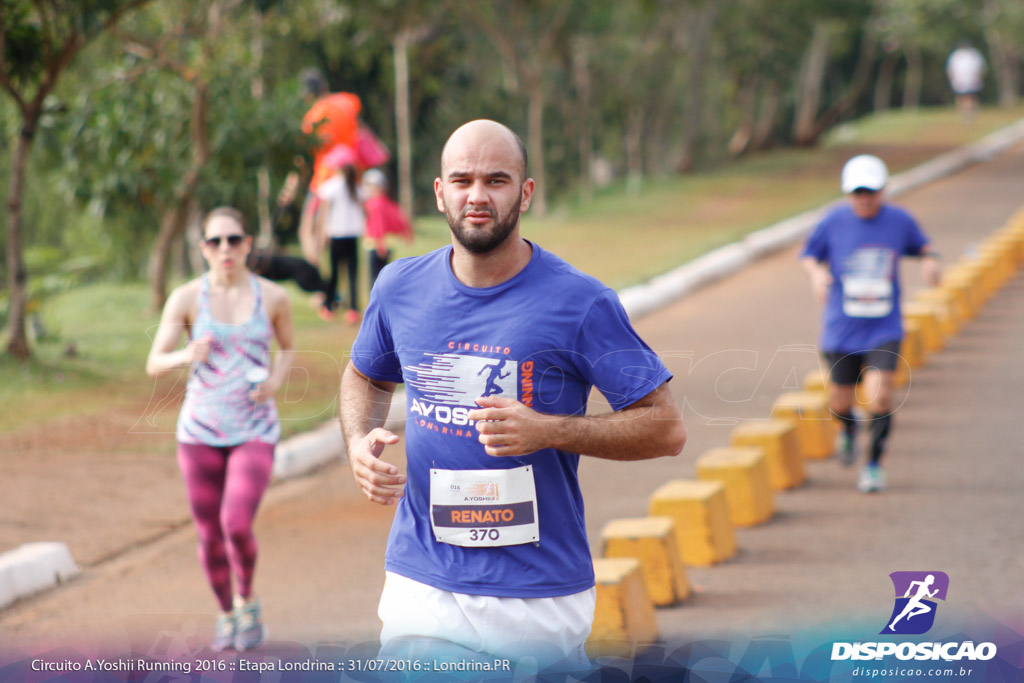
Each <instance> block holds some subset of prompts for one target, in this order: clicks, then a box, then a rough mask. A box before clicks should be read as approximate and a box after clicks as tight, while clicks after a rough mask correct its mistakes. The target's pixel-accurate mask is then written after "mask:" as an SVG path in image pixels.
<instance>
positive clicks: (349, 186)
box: [316, 157, 366, 325]
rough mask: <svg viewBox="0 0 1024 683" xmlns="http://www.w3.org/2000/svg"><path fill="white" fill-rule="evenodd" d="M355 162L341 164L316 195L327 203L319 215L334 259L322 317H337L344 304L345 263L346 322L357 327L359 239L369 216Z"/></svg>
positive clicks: (321, 311) (327, 318)
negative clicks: (345, 278) (341, 276)
mask: <svg viewBox="0 0 1024 683" xmlns="http://www.w3.org/2000/svg"><path fill="white" fill-rule="evenodd" d="M354 163H355V159H354V157H353V159H352V161H351V163H340V164H339V165H338V166H337V171H336V172H335V174H334V175H332V176H331V177H330V178H328V179H327V180H325V181H324V182H323V183H321V184H320V186H319V187H318V188H317V190H316V193H317V196H318V197H319V198H320V200H321V201H323V202H324V204H325V206H323V207H322V208H321V210H320V212H319V216H320V217H321V220H322V221H323V229H322V231H320V234H322V235H323V236H324V237H323V239H324V242H325V244H326V245H327V246H328V247H329V252H330V256H331V277H330V281H329V283H328V285H327V299H326V301H325V302H324V306H323V307H322V308H321V309H320V317H321V318H324V319H325V320H332V319H333V318H334V311H335V310H336V309H337V308H338V305H339V304H340V303H341V301H340V298H339V296H338V275H339V270H340V268H341V264H342V263H343V262H344V263H345V269H346V272H347V276H348V308H347V310H346V311H345V322H346V323H348V324H349V325H354V324H356V323H357V322H359V317H360V316H359V277H358V274H359V238H360V237H362V236H363V233H364V232H365V231H366V214H365V213H364V212H363V205H362V201H361V199H360V196H359V190H358V184H357V180H356V169H355V165H354Z"/></svg>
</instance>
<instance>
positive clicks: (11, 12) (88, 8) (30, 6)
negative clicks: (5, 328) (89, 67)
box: [0, 0, 148, 357]
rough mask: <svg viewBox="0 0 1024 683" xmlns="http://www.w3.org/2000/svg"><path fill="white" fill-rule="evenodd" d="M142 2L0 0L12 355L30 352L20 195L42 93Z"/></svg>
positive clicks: (43, 102)
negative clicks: (9, 149)
mask: <svg viewBox="0 0 1024 683" xmlns="http://www.w3.org/2000/svg"><path fill="white" fill-rule="evenodd" d="M147 1H148V0H121V1H118V0H77V1H72V0H33V1H32V2H27V1H26V0H0V87H2V88H3V90H4V91H5V92H7V94H8V95H10V97H11V98H12V99H13V100H14V102H15V104H16V107H17V110H18V113H19V116H20V119H21V120H20V131H19V134H18V142H17V144H16V147H15V151H14V154H13V155H12V157H11V178H10V188H9V189H8V198H7V209H8V216H7V267H8V271H9V272H8V279H9V287H10V302H11V303H10V313H9V317H8V320H9V324H10V328H11V332H10V334H11V336H10V340H9V341H8V344H7V351H8V353H10V354H11V355H13V356H17V357H27V356H28V355H30V350H29V346H28V339H27V337H26V334H25V312H26V303H27V299H26V283H27V280H28V273H27V270H26V268H25V261H24V255H23V253H22V250H23V239H24V238H23V225H22V198H23V194H24V187H25V167H26V162H27V161H28V156H29V152H30V151H31V148H32V143H33V142H34V141H35V138H36V134H37V132H38V129H39V121H40V119H41V118H42V116H43V114H44V113H45V111H46V104H47V97H48V96H49V95H50V94H51V93H52V92H53V90H54V88H55V87H56V86H57V83H58V81H59V79H60V77H61V76H62V75H63V73H64V72H65V71H66V70H67V68H68V66H69V65H70V64H71V62H72V60H74V59H75V57H76V56H77V55H78V54H79V53H80V52H81V51H82V49H83V48H84V47H85V46H86V45H87V44H88V43H89V42H90V41H92V40H93V39H94V38H95V37H96V36H98V35H100V34H102V33H104V32H105V31H107V30H109V29H110V28H111V27H113V26H114V25H116V24H117V23H118V22H119V21H120V20H121V19H122V17H124V16H125V15H126V14H128V13H129V12H131V11H132V10H134V9H136V8H138V7H140V6H142V5H144V4H145V3H146V2H147Z"/></svg>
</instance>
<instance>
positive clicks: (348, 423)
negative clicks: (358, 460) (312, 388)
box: [339, 362, 396, 446]
mask: <svg viewBox="0 0 1024 683" xmlns="http://www.w3.org/2000/svg"><path fill="white" fill-rule="evenodd" d="M395 387H396V385H395V384H392V383H390V382H374V381H373V380H371V379H369V378H368V377H366V376H365V375H363V374H362V373H361V372H359V371H358V370H356V369H355V368H354V367H353V366H352V363H351V362H350V363H349V364H348V366H346V367H345V372H344V374H343V375H342V378H341V392H340V395H341V400H340V403H341V405H340V407H339V413H340V417H341V429H342V434H343V435H344V438H345V445H346V446H348V445H349V444H350V443H351V442H352V440H353V439H361V438H362V437H364V436H366V435H367V434H369V433H370V431H372V430H373V429H374V428H376V427H383V426H384V422H385V421H386V420H387V417H388V411H389V410H390V409H391V397H392V395H393V394H394V392H395Z"/></svg>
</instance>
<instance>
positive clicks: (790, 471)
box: [729, 373, 820, 491]
mask: <svg viewBox="0 0 1024 683" xmlns="http://www.w3.org/2000/svg"><path fill="white" fill-rule="evenodd" d="M818 375H819V377H820V373H818ZM729 443H730V444H731V445H733V446H756V447H757V448H760V449H761V450H762V451H764V458H765V462H766V463H767V465H768V481H769V483H771V486H772V488H773V489H775V490H776V491H782V490H785V489H791V488H794V487H797V486H800V484H803V483H804V481H806V480H807V468H806V467H805V466H804V459H803V458H802V457H801V456H800V441H799V437H798V436H797V433H796V423H795V422H793V421H792V420H754V421H751V422H741V423H740V424H738V425H737V426H736V427H734V428H733V430H732V434H731V436H730V440H729Z"/></svg>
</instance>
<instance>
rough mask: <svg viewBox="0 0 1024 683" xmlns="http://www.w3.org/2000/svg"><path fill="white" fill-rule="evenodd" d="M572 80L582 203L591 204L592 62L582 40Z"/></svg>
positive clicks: (575, 55)
mask: <svg viewBox="0 0 1024 683" xmlns="http://www.w3.org/2000/svg"><path fill="white" fill-rule="evenodd" d="M572 80H573V85H575V86H576V116H575V118H576V124H577V126H578V127H579V130H578V131H577V141H578V145H579V156H580V170H579V180H578V182H579V190H580V202H581V203H583V204H589V203H590V202H592V201H593V200H594V184H593V183H592V182H591V180H592V179H591V170H592V169H591V167H592V166H593V164H594V133H593V130H592V129H591V127H590V100H591V80H590V60H589V55H588V50H587V46H586V44H585V43H584V42H583V41H582V40H576V41H574V42H573V53H572Z"/></svg>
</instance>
